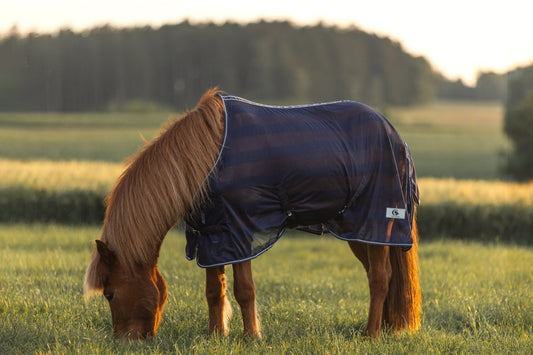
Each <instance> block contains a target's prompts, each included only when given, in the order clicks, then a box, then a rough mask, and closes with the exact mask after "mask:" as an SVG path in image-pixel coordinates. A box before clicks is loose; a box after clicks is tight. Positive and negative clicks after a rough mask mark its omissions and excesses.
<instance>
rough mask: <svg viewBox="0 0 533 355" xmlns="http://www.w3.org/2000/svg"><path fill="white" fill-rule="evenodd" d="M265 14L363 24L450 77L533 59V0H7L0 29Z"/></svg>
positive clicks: (468, 77) (0, 4)
mask: <svg viewBox="0 0 533 355" xmlns="http://www.w3.org/2000/svg"><path fill="white" fill-rule="evenodd" d="M187 18H188V19H190V20H192V21H215V22H218V23H223V22H224V21H226V20H233V21H240V22H250V21H254V20H257V19H261V18H263V19H267V20H274V19H281V20H290V21H293V22H294V23H296V24H315V23H317V22H318V21H323V22H324V23H326V24H335V25H339V26H348V25H355V26H357V27H359V28H361V29H363V30H365V31H369V32H372V33H376V34H378V35H382V36H388V37H390V38H392V39H394V40H396V41H399V42H400V43H402V45H403V47H404V48H405V49H406V50H407V51H408V52H410V53H411V54H414V55H423V56H425V57H426V58H427V59H428V60H429V61H430V62H431V64H432V65H433V67H434V68H435V69H437V70H438V71H440V72H442V73H443V74H445V75H446V76H447V77H449V78H450V79H456V78H462V79H463V80H465V81H466V82H467V83H470V84H472V83H473V82H474V81H475V78H476V76H477V73H478V72H479V71H480V70H482V71H487V70H493V71H496V72H504V71H507V70H510V69H513V68H514V67H516V66H518V65H527V64H533V0H501V1H494V0H446V1H432V0H351V1H350V0H326V1H318V2H317V1H309V0H308V1H290V0H268V1H264V2H257V1H253V0H236V1H232V0H217V1H214V0H206V1H202V0H187V1H182V0H146V1H140V0H91V1H76V0H0V34H2V33H6V32H8V31H9V30H10V29H11V28H12V27H13V26H14V25H16V26H17V28H18V31H19V32H22V33H27V32H29V31H34V32H43V31H44V32H54V31H56V30H58V29H59V28H64V27H69V28H71V29H73V30H83V29H87V28H91V27H93V26H95V25H103V24H112V25H115V26H133V25H152V26H156V27H157V26H160V25H162V24H167V23H178V22H181V21H182V20H184V19H187Z"/></svg>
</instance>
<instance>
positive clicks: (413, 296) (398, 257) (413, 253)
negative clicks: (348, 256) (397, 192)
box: [383, 206, 422, 331]
mask: <svg viewBox="0 0 533 355" xmlns="http://www.w3.org/2000/svg"><path fill="white" fill-rule="evenodd" d="M411 227H412V232H411V236H412V239H413V246H412V248H411V249H409V250H408V251H406V252H405V251H403V250H402V249H401V248H400V247H390V248H389V250H390V253H389V255H390V263H391V267H392V278H391V281H390V284H389V292H388V294H387V298H386V299H385V304H384V306H383V323H384V325H385V326H387V327H389V328H390V329H392V330H394V331H400V330H403V329H408V330H410V331H416V330H417V329H418V328H419V327H420V313H421V311H422V307H421V303H422V295H421V291H420V283H419V279H418V273H419V270H418V228H417V225H416V206H415V210H414V214H413V222H412V225H411Z"/></svg>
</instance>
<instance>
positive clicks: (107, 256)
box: [95, 239, 116, 266]
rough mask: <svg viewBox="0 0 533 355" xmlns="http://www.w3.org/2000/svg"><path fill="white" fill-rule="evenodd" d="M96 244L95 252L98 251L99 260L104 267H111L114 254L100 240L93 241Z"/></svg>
mask: <svg viewBox="0 0 533 355" xmlns="http://www.w3.org/2000/svg"><path fill="white" fill-rule="evenodd" d="M95 242H96V251H98V254H100V259H101V260H102V261H103V262H104V264H106V265H109V266H111V265H113V263H114V262H115V260H116V256H115V253H114V252H113V251H111V250H110V249H109V248H108V247H107V244H106V243H104V242H102V241H101V240H98V239H97V240H95Z"/></svg>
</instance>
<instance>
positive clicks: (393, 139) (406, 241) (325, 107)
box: [186, 95, 419, 267]
mask: <svg viewBox="0 0 533 355" xmlns="http://www.w3.org/2000/svg"><path fill="white" fill-rule="evenodd" d="M221 98H222V100H223V103H224V107H225V111H226V129H225V137H224V142H223V145H222V148H221V151H220V154H219V157H218V159H217V162H216V165H215V167H214V169H213V173H212V174H211V176H210V177H209V178H210V179H211V181H210V190H211V192H210V199H209V200H208V201H207V202H206V203H205V205H204V206H203V208H202V211H201V213H199V214H197V215H190V216H188V217H187V218H186V236H187V248H186V256H187V258H188V259H189V260H192V259H194V258H196V260H197V263H198V265H199V266H201V267H211V266H217V265H224V264H231V263H236V262H242V261H245V260H249V259H251V258H254V257H256V256H258V255H260V254H261V253H263V252H265V251H266V250H268V249H269V248H270V247H271V246H272V245H273V244H274V243H275V242H276V241H277V240H278V239H279V238H280V237H281V235H282V234H283V232H284V231H285V230H286V229H288V228H299V229H302V230H305V231H308V232H313V233H322V232H330V233H331V234H332V235H334V236H335V237H337V238H340V239H343V240H349V241H360V242H364V243H372V244H380V245H391V246H401V247H403V248H405V249H408V248H410V247H411V245H412V240H411V221H412V218H413V208H414V203H418V196H419V194H418V187H417V184H416V175H415V170H414V166H413V162H412V160H411V155H410V153H409V149H408V148H407V145H406V144H405V142H404V141H403V140H402V139H401V138H400V136H399V135H398V133H397V132H396V130H395V129H394V128H393V127H392V126H391V124H390V123H389V122H388V121H387V120H386V119H385V118H384V117H383V116H382V115H380V114H379V113H377V112H376V111H375V110H373V109H372V108H370V107H368V106H365V105H363V104H360V103H356V102H351V101H339V102H332V103H324V104H313V105H304V106H283V107H278V106H267V105H261V104H257V103H253V102H250V101H247V100H244V99H242V98H239V97H236V96H226V95H222V96H221Z"/></svg>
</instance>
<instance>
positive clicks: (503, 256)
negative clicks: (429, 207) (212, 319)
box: [0, 224, 533, 354]
mask: <svg viewBox="0 0 533 355" xmlns="http://www.w3.org/2000/svg"><path fill="white" fill-rule="evenodd" d="M98 235H99V228H96V227H89V228H82V227H68V226H58V225H40V224H34V225H9V224H3V225H0V253H1V255H2V258H0V287H1V288H0V319H2V322H0V353H15V354H17V353H80V352H81V353H139V354H156V353H157V354H158V353H187V354H189V353H191V354H206V353H209V354H226V353H237V354H249V353H257V354H284V353H296V354H303V353H344V354H357V353H361V354H362V353H385V354H412V353H497V354H500V353H519V354H528V353H532V352H533V341H532V340H533V339H532V337H533V299H532V298H531V294H532V292H533V289H532V288H533V286H532V285H533V264H531V260H533V251H532V250H531V249H529V248H523V247H522V248H519V247H515V246H512V245H502V244H489V245H483V244H480V243H475V242H460V241H445V240H437V241H431V242H424V240H422V242H421V248H420V268H421V284H422V288H423V309H424V313H423V319H422V328H421V329H420V330H419V331H418V332H417V333H414V334H400V335H395V334H384V335H383V336H382V337H381V338H380V339H379V340H374V341H369V340H365V339H363V338H362V337H361V332H362V330H363V329H364V326H365V322H366V313H367V308H368V306H367V302H368V290H367V281H366V276H365V273H364V271H363V268H362V266H361V265H360V264H359V263H358V261H357V260H356V259H355V258H354V257H353V255H351V252H350V250H349V248H348V247H347V245H346V244H345V243H343V242H341V241H338V240H336V239H333V238H329V237H313V236H311V237H294V236H293V237H290V236H287V237H285V238H282V240H280V241H279V242H278V244H277V245H276V246H275V247H274V248H273V249H272V250H271V251H269V252H267V253H265V254H264V255H262V256H261V257H259V258H258V259H256V260H255V261H254V276H255V280H256V285H257V294H258V309H259V313H260V315H261V322H262V326H263V336H264V339H263V340H261V341H251V342H245V341H243V339H242V337H241V331H242V326H241V322H240V319H239V311H238V307H237V306H236V303H235V302H234V301H233V300H232V303H233V305H234V317H233V319H232V321H231V329H232V331H231V333H230V335H229V337H227V338H213V337H209V336H208V335H207V305H206V301H205V299H204V294H203V293H204V286H203V285H204V272H203V271H202V270H201V269H200V268H198V267H197V266H196V265H195V264H194V263H193V262H187V261H186V260H185V258H184V252H183V250H184V244H185V241H184V238H183V236H182V235H181V234H180V233H178V232H176V231H172V232H171V233H170V234H169V236H168V237H167V239H166V240H165V242H164V244H163V249H162V253H161V259H160V267H161V270H162V273H163V275H164V276H165V278H166V280H167V284H168V287H169V300H168V304H167V306H166V308H165V312H164V315H163V321H162V324H161V326H160V330H159V332H158V334H157V336H156V337H155V338H154V339H153V340H151V341H149V342H146V343H132V344H122V343H120V342H118V341H115V340H114V339H113V338H112V336H111V333H112V331H111V321H110V314H109V309H108V306H107V305H106V304H105V301H104V300H103V298H96V299H91V300H89V301H88V302H84V300H83V297H82V279H83V273H84V269H85V266H86V263H87V261H88V258H89V255H90V250H91V247H92V245H91V241H92V240H93V239H96V238H97V237H98ZM228 273H229V274H230V276H231V268H229V269H228ZM230 280H231V277H230ZM230 287H231V282H230Z"/></svg>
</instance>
